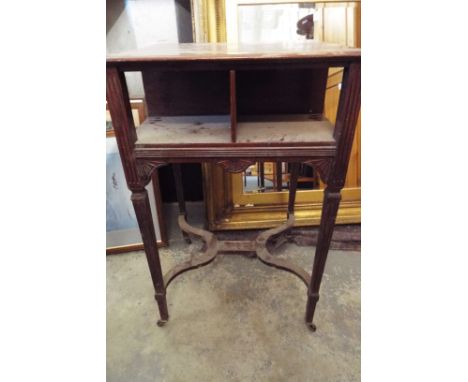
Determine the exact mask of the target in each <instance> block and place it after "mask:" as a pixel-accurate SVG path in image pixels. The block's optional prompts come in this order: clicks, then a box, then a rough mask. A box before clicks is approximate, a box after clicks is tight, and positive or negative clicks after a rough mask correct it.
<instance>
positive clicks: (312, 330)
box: [306, 322, 317, 332]
mask: <svg viewBox="0 0 468 382" xmlns="http://www.w3.org/2000/svg"><path fill="white" fill-rule="evenodd" d="M306 325H307V327H308V328H309V329H310V331H311V332H315V331H316V330H317V327H316V326H315V324H314V323H312V322H306Z"/></svg>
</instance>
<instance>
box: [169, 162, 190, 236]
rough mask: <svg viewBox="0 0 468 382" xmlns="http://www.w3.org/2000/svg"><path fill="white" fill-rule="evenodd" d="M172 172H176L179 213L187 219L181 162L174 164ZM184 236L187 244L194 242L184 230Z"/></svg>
mask: <svg viewBox="0 0 468 382" xmlns="http://www.w3.org/2000/svg"><path fill="white" fill-rule="evenodd" d="M172 173H173V174H174V181H175V188H176V195H177V203H178V204H179V215H183V216H184V218H185V220H187V210H186V209H185V200H184V186H183V184H182V170H181V167H180V163H173V164H172ZM182 236H183V237H184V239H185V241H186V242H187V244H190V243H191V242H192V241H191V240H190V236H189V235H188V233H187V232H184V231H182Z"/></svg>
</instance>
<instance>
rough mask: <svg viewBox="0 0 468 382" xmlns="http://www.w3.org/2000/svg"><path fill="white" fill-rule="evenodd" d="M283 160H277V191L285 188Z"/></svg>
mask: <svg viewBox="0 0 468 382" xmlns="http://www.w3.org/2000/svg"><path fill="white" fill-rule="evenodd" d="M281 165H282V162H279V161H277V162H276V191H282V189H283V171H282V168H281Z"/></svg>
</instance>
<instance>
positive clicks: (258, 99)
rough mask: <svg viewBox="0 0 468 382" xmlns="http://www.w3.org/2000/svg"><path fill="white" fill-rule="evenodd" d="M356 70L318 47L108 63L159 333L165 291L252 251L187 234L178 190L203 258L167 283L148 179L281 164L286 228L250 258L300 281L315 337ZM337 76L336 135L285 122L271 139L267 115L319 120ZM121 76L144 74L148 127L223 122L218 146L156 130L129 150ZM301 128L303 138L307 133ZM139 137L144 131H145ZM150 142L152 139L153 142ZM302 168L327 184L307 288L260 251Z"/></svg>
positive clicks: (185, 52) (137, 55)
mask: <svg viewBox="0 0 468 382" xmlns="http://www.w3.org/2000/svg"><path fill="white" fill-rule="evenodd" d="M360 60H361V53H360V50H359V49H348V48H343V47H339V46H336V45H330V44H321V43H318V42H316V41H315V42H314V41H312V42H308V43H305V44H292V45H287V44H286V45H284V44H279V45H274V44H273V45H268V46H267V45H262V46H240V45H239V46H231V47H229V46H226V45H218V44H214V45H206V44H203V45H202V46H196V45H182V46H173V45H172V46H167V45H166V46H157V47H154V48H149V49H147V50H142V51H139V52H130V53H126V54H121V55H116V56H112V57H109V58H108V60H107V66H108V69H107V96H108V101H109V110H110V112H111V117H112V120H113V122H114V125H115V133H116V136H117V142H118V144H119V151H120V153H121V158H122V161H123V164H124V170H125V176H126V179H127V184H128V186H129V188H130V189H131V190H132V201H133V204H134V207H135V213H136V215H137V220H138V224H139V227H140V231H141V233H142V237H143V242H144V245H145V252H146V256H147V260H148V265H149V268H150V273H151V277H152V280H153V285H154V288H155V291H156V300H157V302H158V306H159V312H160V316H161V320H160V324H164V323H165V322H166V321H167V320H168V317H169V315H168V310H167V303H166V291H165V285H168V284H169V281H170V280H172V279H173V278H174V277H175V276H176V275H177V274H180V273H182V272H185V271H187V270H189V269H193V268H196V267H198V266H201V265H203V264H207V263H209V262H210V261H211V260H213V259H214V257H215V256H216V254H217V253H218V252H219V250H223V249H228V250H229V251H231V250H235V249H236V248H237V249H239V251H244V252H249V251H251V250H252V249H253V248H254V246H253V245H250V244H248V243H246V242H245V240H244V241H241V242H237V243H236V242H232V241H230V242H218V241H217V240H216V237H215V236H214V235H213V234H211V233H209V232H206V231H203V230H199V229H196V228H193V227H190V226H188V224H187V223H186V221H185V212H186V211H185V206H184V204H183V196H181V192H180V188H179V192H178V193H179V202H180V203H179V204H180V206H181V215H180V217H179V222H180V224H181V227H182V228H183V229H184V230H185V231H186V232H190V233H192V234H195V235H198V236H201V237H204V238H205V239H206V240H205V241H206V243H207V246H208V248H207V249H206V251H205V252H204V254H203V255H202V256H201V257H198V258H194V259H192V260H190V261H189V262H186V263H184V264H181V265H179V266H176V267H175V268H174V269H173V270H171V271H169V274H168V276H167V278H166V283H165V282H164V279H163V277H162V270H161V264H160V261H159V255H158V250H157V247H156V245H155V234H154V227H153V223H152V221H151V213H150V210H149V203H148V196H147V193H146V190H145V189H144V186H145V184H146V183H147V182H148V181H149V180H150V179H151V177H152V176H153V173H154V171H155V169H157V168H158V167H160V166H163V165H165V164H168V163H176V164H177V163H184V162H211V163H218V164H221V165H223V166H224V167H225V168H226V169H227V170H229V171H234V172H239V171H243V170H245V168H246V167H248V166H249V165H251V164H253V163H255V162H260V163H262V162H265V161H277V162H282V161H283V162H290V163H293V165H292V166H291V178H290V187H291V193H290V200H289V205H288V215H289V219H288V221H287V222H286V223H285V224H283V225H282V226H280V227H277V228H275V229H272V230H269V231H266V232H265V233H264V234H261V235H259V236H258V238H257V239H256V245H255V249H256V253H257V256H258V257H259V258H260V259H261V260H262V261H263V262H265V263H266V264H268V265H272V266H275V267H277V268H279V269H284V270H287V271H289V272H292V273H293V274H296V275H297V276H299V277H300V278H301V279H302V280H303V281H304V283H305V284H306V285H307V287H308V292H307V294H308V298H307V306H306V315H305V321H306V324H307V325H308V326H309V327H310V328H311V329H312V330H315V329H316V327H315V324H314V323H313V318H314V313H315V309H316V304H317V301H318V299H319V291H320V285H321V281H322V278H323V273H324V270H325V264H326V260H327V255H328V250H329V247H330V241H331V237H332V234H333V229H334V225H335V220H336V214H337V211H338V207H339V204H340V198H341V196H340V192H341V189H342V187H343V185H344V181H345V178H346V171H347V167H348V162H349V156H350V152H351V146H352V142H353V137H354V131H355V126H356V122H357V118H358V114H359V108H360V71H361V68H360ZM335 66H340V67H343V68H344V69H343V70H344V74H343V82H342V91H341V95H340V101H339V106H338V112H337V117H336V124H335V126H331V127H330V128H331V129H334V130H333V133H330V138H329V139H317V137H324V136H326V134H325V135H319V134H323V131H324V130H323V129H322V130H320V129H319V128H318V126H319V125H317V124H316V125H315V126H316V130H314V123H312V119H311V122H310V124H307V125H302V126H299V127H300V128H298V127H297V126H298V125H294V124H290V125H287V124H286V123H285V122H284V121H283V122H281V123H282V124H283V125H282V126H284V127H285V129H286V126H289V127H288V131H287V133H288V134H289V135H288V134H286V131H285V134H279V135H278V131H276V130H275V129H276V128H277V127H275V126H278V125H274V123H273V119H274V118H273V117H269V115H270V114H276V115H279V116H280V117H281V118H283V116H284V115H285V114H291V113H292V114H302V113H308V114H310V115H311V116H312V117H313V118H321V114H322V113H323V102H324V94H325V84H326V77H327V72H328V69H329V68H330V67H335ZM125 70H130V71H132V70H138V71H143V73H144V83H145V90H146V95H147V104H148V111H149V114H150V117H155V118H162V117H163V116H177V115H184V116H185V115H197V116H200V115H204V114H206V115H212V116H213V115H217V114H220V113H221V114H225V115H227V116H228V117H229V118H230V119H229V123H228V124H226V129H228V130H227V131H228V134H227V137H228V138H227V139H226V142H224V141H223V140H219V137H217V138H218V139H217V140H216V141H215V142H209V141H204V140H203V139H202V140H200V139H188V142H186V143H182V144H181V143H180V140H181V139H182V138H184V139H185V138H186V137H181V136H180V134H179V136H178V137H175V138H174V139H169V140H167V139H166V141H164V140H161V139H159V140H158V134H159V132H161V131H162V130H158V129H156V130H155V131H156V133H155V134H154V137H155V138H154V140H153V139H152V138H150V139H149V140H148V139H138V140H137V137H136V134H135V129H134V126H133V122H132V118H131V114H130V105H129V101H128V92H127V89H126V85H125V78H124V76H123V71H125ZM253 114H260V116H261V117H262V118H264V119H265V118H266V119H267V124H263V125H258V124H255V123H252V122H247V123H246V122H245V117H251V116H252V115H253ZM256 118H257V117H256ZM270 119H271V120H270ZM243 124H244V125H243ZM200 125H203V124H202V123H200ZM172 126H175V125H172ZM209 126H214V125H209V124H208V125H206V126H199V128H196V127H192V126H189V128H188V130H187V131H189V130H190V131H191V132H192V133H193V134H200V133H202V127H203V128H209ZM216 126H217V128H218V130H217V131H218V133H216V134H225V131H224V130H223V125H216ZM304 127H305V130H304ZM243 128H244V132H245V131H246V130H245V129H247V130H248V129H254V130H258V132H261V134H262V137H260V138H259V137H257V136H256V135H255V134H253V135H252V134H251V135H249V134H247V136H248V137H250V138H246V139H245V141H242V139H241V138H242V134H243V130H242V129H243ZM309 128H310V131H309V130H307V129H309ZM268 129H270V130H268ZM294 129H297V130H294ZM301 129H302V130H301ZM139 130H140V131H142V132H144V131H146V130H144V126H143V129H141V128H140V129H139ZM229 130H230V131H229ZM289 130H291V131H289ZM320 131H321V133H320ZM210 132H211V133H212V132H213V131H210ZM268 132H270V133H268ZM330 132H331V130H330ZM280 133H281V132H280ZM259 134H260V133H259ZM298 134H303V135H298ZM244 135H245V134H244ZM148 136H149V137H151V136H152V135H151V132H150V134H149V135H148ZM148 136H147V138H148ZM208 136H209V134H208ZM263 136H264V137H265V139H263ZM277 137H278V138H277ZM279 137H281V138H282V139H280V138H279ZM298 137H299V138H298ZM311 137H312V138H311ZM314 137H315V139H314ZM159 138H162V136H159ZM166 138H167V135H166ZM223 139H224V138H223ZM172 141H174V142H172ZM300 163H306V164H308V165H311V166H313V167H314V169H315V170H316V171H317V172H318V173H319V174H320V176H321V178H322V180H323V181H324V182H325V183H326V184H327V188H326V190H325V193H324V202H323V211H322V216H321V222H320V230H319V234H318V238H317V247H316V253H315V258H314V264H313V269H312V274H311V275H310V281H308V280H309V274H308V273H307V272H305V271H304V270H302V269H300V268H299V267H297V266H294V265H291V264H289V263H288V262H286V261H283V260H281V259H276V258H275V257H274V256H271V254H269V253H268V250H267V249H266V244H267V243H266V242H267V240H269V239H270V238H273V237H275V236H277V235H278V234H280V233H281V232H283V231H284V230H286V229H289V228H291V227H292V225H293V224H294V202H295V195H296V188H297V173H298V166H299V164H300ZM278 181H279V180H278ZM176 182H177V175H176ZM218 244H219V247H218Z"/></svg>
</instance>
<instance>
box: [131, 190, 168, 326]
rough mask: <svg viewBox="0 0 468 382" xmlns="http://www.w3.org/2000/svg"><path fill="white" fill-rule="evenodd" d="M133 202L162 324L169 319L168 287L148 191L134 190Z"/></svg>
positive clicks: (160, 324) (159, 323)
mask: <svg viewBox="0 0 468 382" xmlns="http://www.w3.org/2000/svg"><path fill="white" fill-rule="evenodd" d="M132 202H133V207H134V208H135V214H136V217H137V221H138V225H139V227H140V232H141V236H142V239H143V244H144V246H145V253H146V259H147V261H148V266H149V269H150V273H151V279H152V280H153V286H154V290H155V296H154V297H155V299H156V302H157V303H158V308H159V315H160V317H161V319H160V320H159V321H158V325H159V326H162V325H164V324H165V323H166V322H167V321H168V320H169V312H168V310H167V302H166V288H165V287H164V278H163V274H162V269H161V262H160V259H159V252H158V245H157V242H156V233H155V231H154V225H153V218H152V216H151V208H150V203H149V198H148V192H147V191H146V190H145V189H143V190H140V191H133V192H132Z"/></svg>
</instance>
